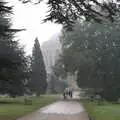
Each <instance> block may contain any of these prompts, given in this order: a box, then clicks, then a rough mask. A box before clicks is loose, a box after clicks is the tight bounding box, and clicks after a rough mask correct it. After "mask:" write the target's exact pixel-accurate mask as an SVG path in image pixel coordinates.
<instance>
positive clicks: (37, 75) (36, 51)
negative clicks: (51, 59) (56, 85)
mask: <svg viewBox="0 0 120 120" xmlns="http://www.w3.org/2000/svg"><path fill="white" fill-rule="evenodd" d="M46 87H47V81H46V70H45V64H44V60H43V56H42V52H41V49H40V44H39V41H38V39H37V38H36V39H35V44H34V47H33V51H32V77H31V81H30V89H31V91H32V92H33V93H36V94H37V95H40V94H44V93H45V91H46Z"/></svg>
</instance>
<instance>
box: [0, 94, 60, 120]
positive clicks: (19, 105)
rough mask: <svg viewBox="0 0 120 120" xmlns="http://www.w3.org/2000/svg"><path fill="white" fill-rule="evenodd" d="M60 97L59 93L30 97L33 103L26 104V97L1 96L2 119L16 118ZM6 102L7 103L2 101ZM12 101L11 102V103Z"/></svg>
mask: <svg viewBox="0 0 120 120" xmlns="http://www.w3.org/2000/svg"><path fill="white" fill-rule="evenodd" d="M57 98H58V95H42V96H40V97H29V98H28V99H29V100H32V104H31V105H25V104H24V97H17V98H0V103H1V104H0V120H16V119H17V118H19V117H21V116H24V115H26V114H28V113H30V112H32V111H34V110H36V109H39V108H40V107H43V106H45V105H48V104H50V103H52V102H54V101H56V99H57ZM2 102H5V103H2ZM9 102H11V103H9Z"/></svg>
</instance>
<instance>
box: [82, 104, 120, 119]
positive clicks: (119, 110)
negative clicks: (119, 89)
mask: <svg viewBox="0 0 120 120" xmlns="http://www.w3.org/2000/svg"><path fill="white" fill-rule="evenodd" d="M84 106H85V108H86V110H87V112H88V114H89V115H90V116H91V117H92V118H93V120H120V105H119V104H110V103H109V104H108V103H106V104H104V105H97V104H95V103H84Z"/></svg>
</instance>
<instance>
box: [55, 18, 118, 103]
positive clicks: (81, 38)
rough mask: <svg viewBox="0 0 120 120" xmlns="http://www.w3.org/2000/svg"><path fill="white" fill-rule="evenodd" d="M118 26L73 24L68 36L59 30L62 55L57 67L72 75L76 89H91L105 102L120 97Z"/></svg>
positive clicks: (67, 33) (85, 23)
mask: <svg viewBox="0 0 120 120" xmlns="http://www.w3.org/2000/svg"><path fill="white" fill-rule="evenodd" d="M119 33H120V22H119V20H118V21H117V22H116V23H114V24H113V23H112V24H109V23H108V24H98V23H88V22H85V21H82V22H79V21H78V22H77V23H76V25H75V27H74V30H73V31H72V32H67V31H64V30H63V33H62V36H61V43H62V54H61V56H60V59H59V61H60V62H59V61H58V62H57V66H58V64H60V63H61V64H62V65H61V66H60V67H59V69H60V68H62V66H63V65H64V68H62V69H61V70H62V72H60V70H59V72H60V73H59V75H61V76H63V75H64V74H63V71H65V72H66V74H67V73H68V72H70V73H72V74H76V75H77V84H78V85H79V87H81V88H83V89H86V88H89V89H93V91H94V93H99V94H101V95H102V96H103V97H104V98H105V99H106V100H110V101H113V100H117V99H118V98H119V97H120V92H119V91H120V73H119V72H120V36H119Z"/></svg>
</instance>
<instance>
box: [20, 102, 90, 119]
mask: <svg viewBox="0 0 120 120" xmlns="http://www.w3.org/2000/svg"><path fill="white" fill-rule="evenodd" d="M18 120H89V119H88V116H87V114H86V112H85V110H84V108H83V106H82V105H81V104H80V103H79V102H77V101H76V100H68V101H64V100H61V101H58V102H55V103H53V104H51V105H48V106H46V107H43V108H41V109H39V110H37V111H35V112H33V113H31V114H30V115H27V116H25V117H22V118H20V119H18Z"/></svg>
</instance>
